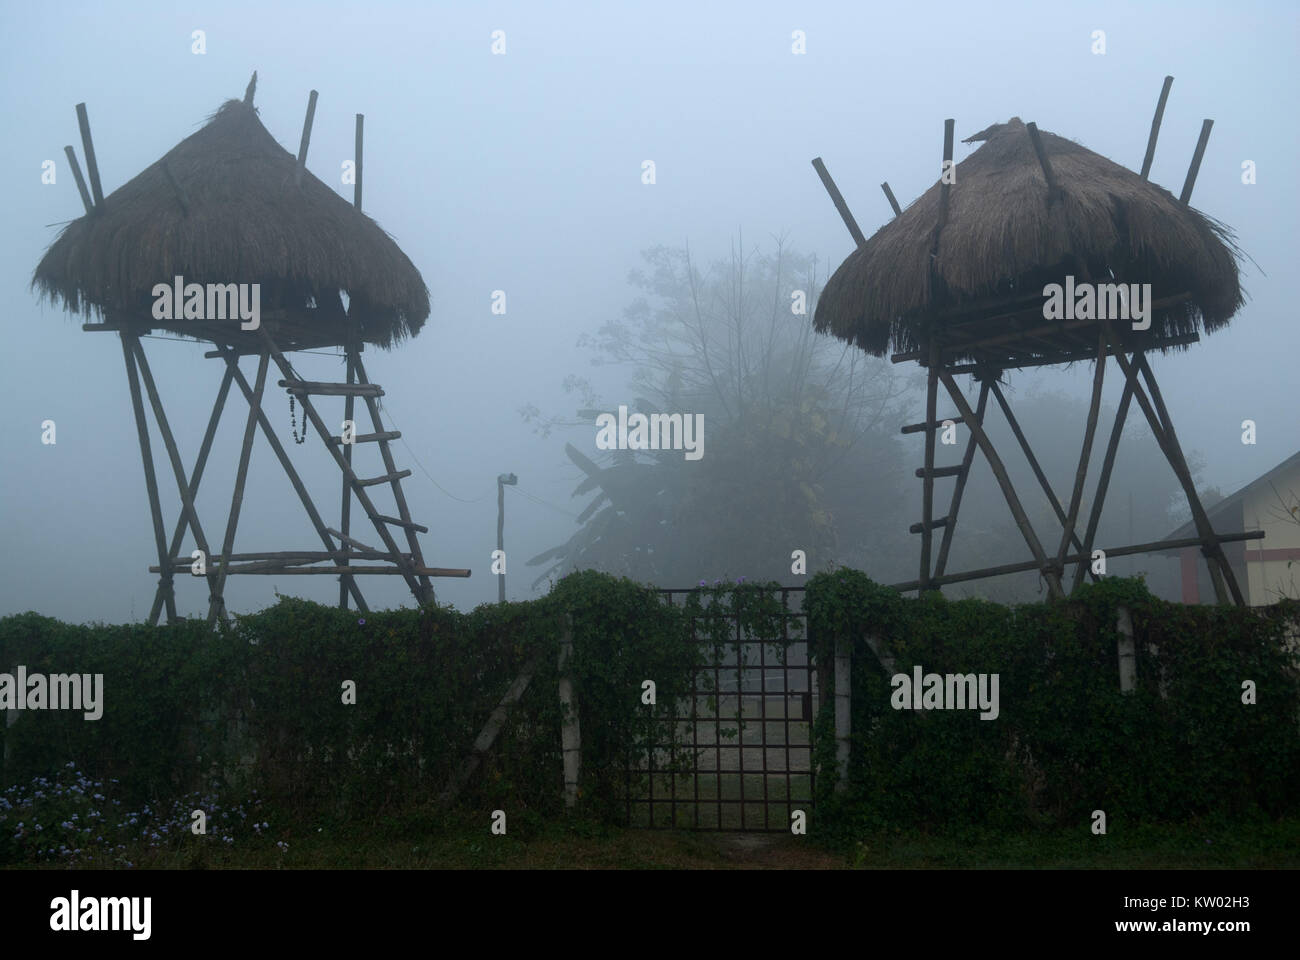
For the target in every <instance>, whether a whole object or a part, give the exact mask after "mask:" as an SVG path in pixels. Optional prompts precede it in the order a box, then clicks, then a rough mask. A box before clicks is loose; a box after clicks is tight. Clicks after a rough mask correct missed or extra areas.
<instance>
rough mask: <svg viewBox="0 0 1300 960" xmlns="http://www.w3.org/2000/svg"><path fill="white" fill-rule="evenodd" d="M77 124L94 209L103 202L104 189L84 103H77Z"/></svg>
mask: <svg viewBox="0 0 1300 960" xmlns="http://www.w3.org/2000/svg"><path fill="white" fill-rule="evenodd" d="M77 126H79V127H80V128H81V151H82V153H84V154H85V155H86V173H87V174H88V175H89V177H90V191H91V194H92V195H93V196H94V199H95V209H96V210H99V209H100V208H101V207H102V206H103V204H104V190H103V187H101V186H100V183H99V163H98V162H97V161H96V160H95V144H94V141H93V140H91V138H90V117H89V116H88V115H87V114H86V105H85V104H84V103H79V104H77Z"/></svg>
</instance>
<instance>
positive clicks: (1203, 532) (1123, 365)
mask: <svg viewBox="0 0 1300 960" xmlns="http://www.w3.org/2000/svg"><path fill="white" fill-rule="evenodd" d="M1103 323H1104V325H1105V327H1106V331H1107V335H1108V336H1110V337H1111V338H1112V339H1115V336H1114V330H1113V329H1112V327H1111V325H1110V322H1109V321H1103ZM1115 359H1116V361H1118V363H1119V365H1120V369H1121V370H1123V371H1124V376H1125V378H1126V379H1127V380H1128V381H1129V382H1130V383H1131V384H1132V388H1133V395H1134V397H1136V399H1137V401H1138V406H1140V407H1141V408H1142V413H1143V414H1144V415H1145V416H1146V418H1147V423H1148V424H1149V425H1150V427H1151V432H1152V433H1153V434H1154V435H1155V438H1156V442H1157V443H1159V445H1160V450H1161V452H1162V453H1164V455H1165V459H1166V460H1167V461H1168V462H1169V465H1170V467H1172V468H1173V471H1174V475H1175V476H1176V477H1177V478H1178V482H1179V484H1180V485H1181V486H1182V488H1183V493H1184V495H1186V497H1187V503H1188V506H1189V507H1190V508H1191V511H1192V520H1193V522H1194V523H1195V525H1196V532H1197V534H1199V536H1200V539H1201V544H1202V550H1203V552H1204V553H1205V555H1206V562H1207V565H1208V566H1209V568H1210V578H1211V580H1213V581H1214V592H1215V596H1216V598H1217V599H1218V601H1219V603H1227V602H1228V594H1229V593H1231V595H1232V599H1233V600H1234V601H1235V602H1236V603H1237V604H1238V605H1239V606H1244V605H1245V599H1244V597H1243V596H1242V593H1241V588H1240V587H1239V586H1238V585H1237V578H1236V575H1235V574H1234V573H1233V572H1232V567H1231V565H1230V564H1229V563H1228V559H1227V557H1226V556H1225V555H1224V553H1223V548H1222V547H1221V546H1220V545H1219V539H1218V538H1217V537H1216V535H1215V533H1214V528H1213V527H1212V526H1211V524H1210V520H1209V517H1208V516H1207V515H1206V513H1205V508H1204V506H1202V504H1201V498H1200V495H1199V494H1198V493H1197V492H1196V485H1195V484H1194V483H1193V482H1192V478H1191V473H1190V471H1189V470H1188V468H1187V461H1186V460H1185V459H1183V454H1182V449H1181V447H1180V446H1179V445H1178V438H1177V436H1176V435H1174V434H1173V433H1172V429H1173V423H1172V421H1169V422H1168V423H1166V422H1163V421H1162V420H1161V418H1160V416H1159V415H1158V414H1157V412H1156V409H1155V407H1153V406H1152V403H1151V401H1150V400H1148V399H1147V395H1146V391H1144V390H1143V389H1142V384H1141V383H1139V382H1138V376H1139V373H1140V368H1141V366H1142V364H1140V363H1130V362H1129V360H1128V359H1127V358H1126V357H1125V356H1124V354H1123V352H1120V353H1116V354H1115ZM1142 359H1143V360H1145V357H1143V358H1142ZM1146 369H1147V370H1148V371H1149V370H1150V368H1149V367H1147V368H1146ZM1154 384H1155V377H1154V376H1151V377H1150V378H1149V379H1148V381H1147V385H1148V387H1150V386H1153V385H1154ZM1156 389H1158V388H1156ZM1161 406H1162V407H1163V403H1161ZM1165 413H1166V416H1167V415H1168V411H1165ZM1166 428H1168V429H1166Z"/></svg>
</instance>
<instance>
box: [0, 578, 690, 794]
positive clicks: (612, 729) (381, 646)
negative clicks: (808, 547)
mask: <svg viewBox="0 0 1300 960" xmlns="http://www.w3.org/2000/svg"><path fill="white" fill-rule="evenodd" d="M566 613H567V614H569V615H571V616H572V623H573V643H574V648H573V661H572V671H571V675H572V677H573V684H574V690H575V694H576V696H577V701H578V703H579V704H580V714H579V720H580V723H581V727H582V746H583V779H582V782H581V784H580V789H581V792H582V796H583V798H584V802H586V803H587V804H588V805H589V806H590V807H592V808H593V809H612V808H613V806H614V805H616V804H617V790H618V788H620V787H621V786H622V785H623V778H622V777H616V776H613V775H612V774H613V772H614V771H616V770H621V768H622V767H623V766H624V765H625V763H626V758H627V757H628V756H629V755H630V754H631V752H632V751H634V750H635V749H636V745H637V743H638V742H643V738H644V737H645V735H646V734H647V733H648V732H649V730H650V728H651V725H652V724H653V723H654V722H655V720H656V718H657V717H659V716H661V715H666V711H667V705H669V704H671V703H672V698H673V697H675V696H677V695H679V694H680V693H681V692H683V691H685V690H686V689H688V687H689V682H690V676H691V673H692V671H693V670H694V668H695V664H696V658H697V656H698V649H697V647H696V645H695V644H693V643H692V642H691V640H690V633H689V624H688V623H687V622H686V620H685V617H684V614H683V613H682V612H681V611H680V610H678V609H676V608H673V607H671V606H670V605H667V604H665V603H663V601H662V600H661V599H660V597H659V595H658V594H657V592H656V591H654V590H652V589H650V588H646V587H642V586H639V585H637V584H634V583H632V582H631V581H628V580H625V579H623V580H620V579H615V578H613V577H609V576H604V575H600V574H596V573H590V572H588V573H581V574H575V575H573V576H570V577H566V578H565V579H564V580H562V581H560V582H559V583H558V584H557V585H556V587H555V589H554V590H553V591H552V593H551V594H550V595H548V596H547V597H545V598H543V599H541V600H537V601H532V602H526V603H511V604H503V605H495V604H494V605H485V606H482V607H479V608H478V609H476V610H474V611H473V612H471V613H459V612H457V611H455V610H453V609H449V608H441V607H436V608H426V609H423V610H395V611H386V612H370V613H367V614H364V615H362V614H358V613H356V612H350V611H343V610H339V609H337V608H333V607H325V606H322V605H320V604H316V603H311V602H308V601H304V600H296V599H288V598H282V599H281V600H280V601H279V602H278V603H277V604H276V605H275V606H273V607H270V608H268V609H266V610H263V611H261V612H259V613H255V614H252V615H248V616H240V617H237V618H235V619H234V621H233V622H232V623H231V624H230V625H227V626H222V627H220V628H219V629H217V630H214V631H209V630H208V629H206V627H205V625H204V624H203V623H202V622H200V621H185V622H180V623H177V624H173V625H163V626H158V627H148V626H143V625H128V626H105V625H95V626H72V625H68V624H64V623H60V622H58V621H56V620H52V619H50V618H48V617H41V616H38V615H36V614H32V613H28V614H22V615H19V616H11V617H6V618H4V619H0V670H4V671H9V670H11V669H12V668H13V667H14V666H16V665H18V664H24V665H26V667H27V669H28V672H29V673H36V672H39V673H47V674H48V673H63V672H76V673H92V674H93V673H102V674H104V688H105V692H104V703H105V706H104V712H103V716H102V717H101V718H100V719H99V720H95V721H86V720H84V719H83V717H82V715H81V713H79V712H71V711H48V710H42V711H24V713H23V714H20V719H19V722H18V723H16V724H15V725H14V726H13V727H11V728H8V729H7V730H6V729H0V740H3V743H4V746H5V748H6V750H7V752H8V757H9V759H8V762H7V763H6V764H5V766H4V774H3V777H4V783H3V784H0V787H3V786H8V785H9V784H15V783H29V782H30V781H31V780H32V779H33V778H34V777H37V776H47V777H48V776H53V775H54V774H55V773H56V772H57V771H58V770H60V769H61V768H62V767H63V766H64V765H65V764H66V763H67V762H69V761H75V762H76V763H77V765H78V767H79V769H81V770H84V771H85V772H86V773H87V774H88V775H89V776H91V777H93V778H96V779H102V780H105V781H109V780H112V779H114V778H116V779H117V780H118V781H120V783H119V786H120V789H121V792H122V796H123V799H124V801H125V802H128V803H144V802H151V801H152V802H157V801H159V800H163V799H166V798H168V797H171V796H175V795H177V794H180V793H183V792H188V791H191V790H197V789H206V788H207V787H208V786H209V784H210V783H211V782H212V780H213V779H214V778H216V779H218V780H220V781H224V782H225V784H226V785H227V786H228V787H231V788H232V789H233V788H241V789H245V790H251V789H257V790H258V791H259V793H260V795H261V796H264V797H266V798H268V800H271V801H272V802H274V803H275V804H276V805H277V806H278V807H279V808H281V809H283V810H285V811H286V812H289V813H291V814H294V815H305V814H312V813H325V814H328V815H331V816H340V817H352V816H373V815H378V814H380V813H383V812H385V811H388V810H391V809H395V808H400V807H405V806H408V805H410V804H419V803H421V802H424V801H428V800H431V799H433V798H434V797H435V796H436V795H437V794H438V793H440V792H441V790H442V789H443V788H444V786H445V785H446V784H447V782H448V780H449V777H450V775H451V773H452V771H453V769H455V768H456V767H458V766H459V765H460V764H461V763H462V762H463V761H464V759H465V758H466V757H467V756H468V755H469V754H470V752H471V750H472V745H473V742H474V739H475V737H476V736H477V735H478V733H479V731H480V730H481V729H482V727H483V725H484V723H485V722H486V720H487V719H488V716H489V715H490V714H491V713H492V711H493V709H494V708H495V707H496V706H497V704H498V703H499V702H500V700H501V698H502V696H503V695H504V694H505V692H506V690H507V689H508V688H509V687H510V685H511V683H512V682H513V681H514V679H515V678H516V677H517V676H519V674H520V673H521V672H522V671H523V669H524V667H525V665H526V664H529V663H535V665H536V672H535V674H534V675H533V678H532V682H531V684H530V686H529V689H528V691H527V693H526V694H525V696H524V698H523V700H522V701H521V702H520V704H519V705H518V707H517V708H516V709H515V710H514V712H513V713H512V714H511V717H510V719H509V721H508V722H507V724H506V726H505V728H504V729H503V730H502V732H501V734H500V736H499V737H498V739H497V743H496V745H495V747H494V749H493V751H492V753H491V755H490V756H489V758H488V759H487V761H486V762H485V764H484V766H483V767H481V768H480V769H479V771H478V773H477V774H476V776H475V777H474V778H473V779H472V780H471V782H470V784H469V786H467V787H466V789H465V791H464V793H463V794H462V796H461V802H462V803H465V804H469V805H477V806H479V807H482V808H486V809H489V810H490V809H496V808H504V809H510V810H514V811H518V810H521V809H525V810H534V811H537V812H539V813H548V812H549V813H554V812H558V810H559V808H560V805H561V803H562V783H563V773H562V767H561V757H560V734H559V731H560V722H561V719H560V704H559V700H558V696H557V692H556V688H557V680H558V674H557V667H558V660H557V658H558V652H559V641H560V636H561V631H562V629H563V622H564V621H563V617H564V615H565V614H566ZM643 679H653V680H655V681H656V683H657V684H658V691H659V693H658V704H659V706H657V707H650V706H646V705H643V704H641V703H640V692H641V681H642V680H643ZM346 680H351V681H353V682H354V683H355V684H356V703H355V705H345V704H344V703H343V697H342V693H343V686H342V685H343V682H344V681H346ZM0 726H2V725H0Z"/></svg>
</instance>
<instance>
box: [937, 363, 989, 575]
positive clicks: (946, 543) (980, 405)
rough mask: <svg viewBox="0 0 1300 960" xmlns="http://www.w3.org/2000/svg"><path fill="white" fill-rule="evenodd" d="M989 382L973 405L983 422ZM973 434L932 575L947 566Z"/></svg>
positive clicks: (967, 474)
mask: <svg viewBox="0 0 1300 960" xmlns="http://www.w3.org/2000/svg"><path fill="white" fill-rule="evenodd" d="M988 399H989V381H988V380H987V379H986V380H981V381H980V396H979V401H978V402H977V403H976V404H975V419H976V420H978V421H979V422H980V423H983V422H984V409H985V407H986V406H987V405H988ZM975 447H976V443H975V434H974V433H972V434H971V435H970V436H969V437H967V438H966V452H965V453H963V454H962V458H961V473H959V474H957V483H956V485H955V486H954V487H953V491H952V501H951V502H950V503H949V504H948V523H947V524H946V525H945V526H944V528H943V540H942V541H941V542H940V543H939V559H938V561H937V562H936V563H935V565H934V575H935V576H936V577H940V576H943V571H944V569H945V568H946V567H947V566H948V549H949V548H950V547H951V546H952V537H953V531H954V530H955V529H956V527H957V511H959V510H960V509H961V500H962V496H963V494H964V493H965V491H966V481H967V479H968V478H969V477H970V468H971V465H972V464H973V463H974V462H975Z"/></svg>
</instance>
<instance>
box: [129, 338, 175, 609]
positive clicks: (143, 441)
mask: <svg viewBox="0 0 1300 960" xmlns="http://www.w3.org/2000/svg"><path fill="white" fill-rule="evenodd" d="M132 339H134V335H133V334H127V333H125V332H123V333H122V356H123V357H124V358H125V359H126V379H127V383H128V385H129V386H130V388H131V409H132V410H133V411H134V412H135V431H136V435H137V436H138V437H139V440H140V459H141V461H142V462H143V463H144V485H145V490H146V491H147V492H148V494H149V513H150V515H151V516H152V518H153V533H154V543H155V546H156V547H157V548H158V565H159V566H160V567H166V566H167V542H166V539H165V537H166V534H165V533H163V518H162V506H161V504H160V503H159V500H158V476H157V474H156V473H155V472H154V465H153V451H152V450H151V448H150V444H149V424H148V422H147V421H146V420H145V415H144V400H143V398H142V397H141V396H140V378H139V376H138V375H137V374H136V369H135V356H134V354H133V353H132V352H131V340H132ZM158 587H159V589H160V590H162V591H163V602H164V603H165V604H166V607H167V622H168V623H172V622H174V621H175V620H176V593H175V586H174V584H173V582H172V575H171V573H170V572H169V571H167V570H164V571H163V572H162V575H161V579H160V580H159V584H158ZM156 622H157V621H156V619H155V620H152V621H151V623H156Z"/></svg>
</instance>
